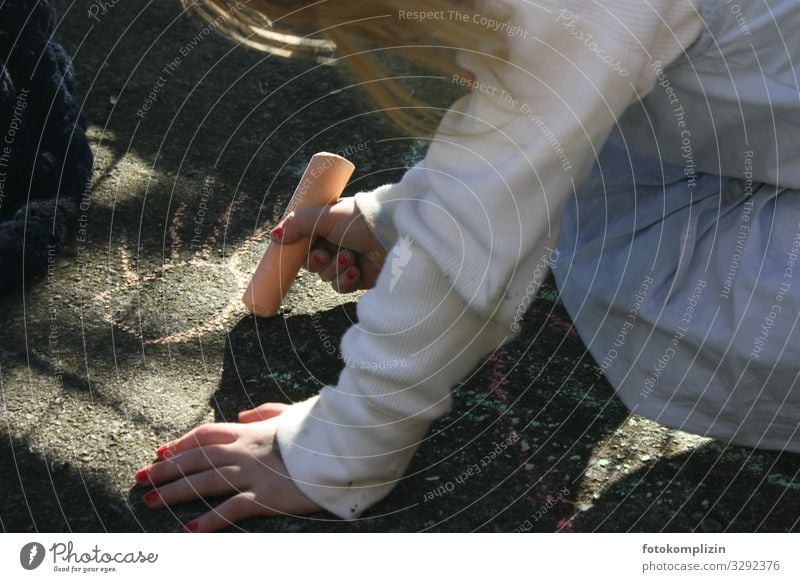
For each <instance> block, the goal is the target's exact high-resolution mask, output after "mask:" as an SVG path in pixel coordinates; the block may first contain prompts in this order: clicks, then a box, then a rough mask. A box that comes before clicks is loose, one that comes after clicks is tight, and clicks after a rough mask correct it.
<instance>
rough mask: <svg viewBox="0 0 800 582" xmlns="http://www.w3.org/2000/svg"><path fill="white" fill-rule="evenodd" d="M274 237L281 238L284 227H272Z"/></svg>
mask: <svg viewBox="0 0 800 582" xmlns="http://www.w3.org/2000/svg"><path fill="white" fill-rule="evenodd" d="M271 234H272V238H281V237H282V236H283V227H282V226H276V227H275V228H273V229H272V233H271Z"/></svg>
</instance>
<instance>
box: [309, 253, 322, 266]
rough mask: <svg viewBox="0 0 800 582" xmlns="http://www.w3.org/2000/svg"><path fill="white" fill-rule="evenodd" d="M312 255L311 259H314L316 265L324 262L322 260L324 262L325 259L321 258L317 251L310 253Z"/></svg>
mask: <svg viewBox="0 0 800 582" xmlns="http://www.w3.org/2000/svg"><path fill="white" fill-rule="evenodd" d="M312 257H313V259H312V260H313V261H314V262H315V263H316V264H318V265H321V264H322V263H324V262H325V259H323V258H322V255H320V254H319V253H314V254H313V255H312Z"/></svg>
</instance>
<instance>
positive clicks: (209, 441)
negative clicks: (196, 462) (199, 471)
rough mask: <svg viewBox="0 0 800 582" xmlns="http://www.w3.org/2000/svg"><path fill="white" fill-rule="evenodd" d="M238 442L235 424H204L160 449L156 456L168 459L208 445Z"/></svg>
mask: <svg viewBox="0 0 800 582" xmlns="http://www.w3.org/2000/svg"><path fill="white" fill-rule="evenodd" d="M235 440H236V425H235V424H228V423H225V424H203V425H200V426H198V427H197V428H195V429H194V430H191V431H189V432H187V433H186V434H185V435H183V436H182V437H180V438H179V439H177V440H174V441H171V442H169V443H166V444H164V445H161V446H160V447H158V450H157V451H156V456H157V457H158V458H159V459H166V458H169V457H171V456H173V455H176V454H178V453H182V452H184V451H188V450H191V449H194V448H196V447H203V446H208V445H225V444H228V443H232V442H233V441H235Z"/></svg>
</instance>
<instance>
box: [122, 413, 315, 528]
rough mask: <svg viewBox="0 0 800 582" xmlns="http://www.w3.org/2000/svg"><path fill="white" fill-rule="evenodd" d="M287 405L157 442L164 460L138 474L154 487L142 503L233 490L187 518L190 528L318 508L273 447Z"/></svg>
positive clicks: (160, 504) (170, 502)
mask: <svg viewBox="0 0 800 582" xmlns="http://www.w3.org/2000/svg"><path fill="white" fill-rule="evenodd" d="M285 407H286V405H283V404H278V403H269V404H266V405H262V406H260V407H258V408H256V409H254V410H252V411H245V412H243V413H242V420H243V421H244V422H247V424H235V423H224V424H222V423H220V424H205V425H202V426H199V427H197V428H195V429H194V430H192V431H190V432H188V433H187V434H185V435H184V436H182V437H181V438H179V439H177V440H175V441H172V442H170V443H167V444H166V445H163V446H161V447H160V448H159V449H158V451H157V453H156V454H157V455H158V457H159V458H160V459H162V460H161V461H159V462H157V463H155V464H153V465H150V466H149V467H145V468H144V469H142V470H141V471H139V472H138V473H137V474H136V481H137V483H138V484H139V485H143V486H155V487H156V488H155V489H153V490H151V491H148V492H147V493H146V494H145V495H144V501H145V504H146V505H147V506H148V507H150V508H152V509H162V508H165V507H168V506H170V505H175V504H176V503H183V502H185V501H191V500H194V499H197V498H200V497H217V496H222V495H232V497H230V498H229V499H227V500H226V501H223V502H222V503H221V504H219V505H218V506H217V507H215V508H214V509H213V510H212V511H209V512H208V513H205V514H204V515H201V516H200V517H198V518H197V519H195V520H194V521H191V522H189V523H188V524H186V525H185V526H184V527H185V529H186V531H191V532H208V531H216V530H220V529H224V528H226V527H228V526H229V525H231V524H232V523H235V522H237V521H241V520H243V519H246V518H248V517H255V516H269V515H284V514H289V515H304V514H308V513H315V512H317V511H320V510H321V508H320V507H319V506H318V505H317V504H315V503H314V502H313V501H311V500H310V499H309V498H308V497H306V496H305V495H303V493H302V492H301V491H300V490H299V489H298V488H297V486H296V485H295V484H294V482H293V481H292V480H291V478H290V477H289V476H288V473H287V471H286V466H285V465H284V464H283V460H282V459H281V456H280V453H279V452H278V450H277V448H276V444H275V425H276V422H277V418H276V417H277V416H278V415H279V414H280V413H281V412H282V411H283V409H284V408H285ZM245 419H249V421H248V420H245ZM261 419H265V420H261Z"/></svg>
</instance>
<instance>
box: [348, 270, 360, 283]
mask: <svg viewBox="0 0 800 582" xmlns="http://www.w3.org/2000/svg"><path fill="white" fill-rule="evenodd" d="M345 276H346V277H347V278H348V279H349V280H351V281H352V280H353V279H355V278H356V277H358V273H356V270H355V269H347V272H346V273H345Z"/></svg>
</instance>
